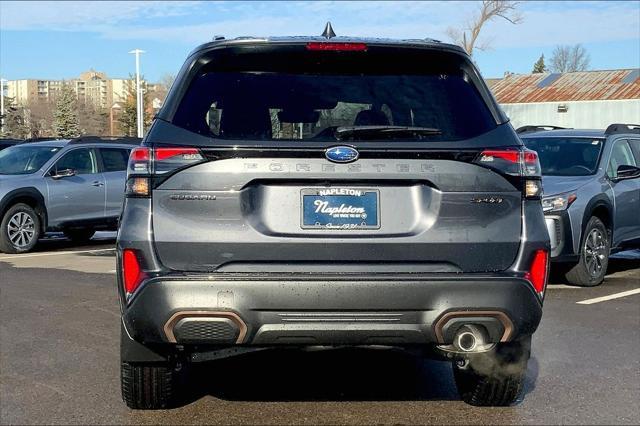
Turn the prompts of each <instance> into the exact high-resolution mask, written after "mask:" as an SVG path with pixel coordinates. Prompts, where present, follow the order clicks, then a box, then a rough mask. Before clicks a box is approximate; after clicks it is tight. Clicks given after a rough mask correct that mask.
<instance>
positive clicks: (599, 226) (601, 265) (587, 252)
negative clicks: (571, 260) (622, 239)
mask: <svg viewBox="0 0 640 426" xmlns="http://www.w3.org/2000/svg"><path fill="white" fill-rule="evenodd" d="M610 249H611V243H610V241H609V231H608V230H607V228H606V227H605V226H604V223H602V221H601V220H600V219H599V218H597V217H595V216H593V217H592V218H591V219H589V222H587V226H586V227H585V230H584V234H583V235H582V241H581V242H580V261H579V262H578V263H577V264H576V265H574V266H573V267H572V268H571V269H569V271H568V272H567V273H566V274H565V279H566V280H567V282H569V284H573V285H576V286H580V287H594V286H597V285H600V284H602V281H603V280H604V276H605V275H606V273H607V266H608V265H609V252H610Z"/></svg>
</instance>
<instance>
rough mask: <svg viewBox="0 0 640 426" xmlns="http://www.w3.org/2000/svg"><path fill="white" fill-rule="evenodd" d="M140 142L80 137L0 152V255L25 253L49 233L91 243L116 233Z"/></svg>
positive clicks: (48, 141)
mask: <svg viewBox="0 0 640 426" xmlns="http://www.w3.org/2000/svg"><path fill="white" fill-rule="evenodd" d="M139 144H140V140H139V139H135V138H96V137H81V138H77V139H72V140H44V141H38V142H26V143H21V144H18V145H14V146H12V147H10V148H7V149H5V150H3V151H0V251H2V252H4V253H25V252H28V251H30V250H32V249H33V248H34V247H35V245H36V243H37V241H38V238H40V237H41V236H42V235H44V233H45V232H48V231H63V232H64V234H65V235H66V236H67V237H68V238H70V239H72V240H73V241H87V240H89V239H90V238H91V237H92V236H93V234H94V233H95V231H96V230H116V227H117V219H118V217H119V215H120V211H121V210H122V201H123V198H124V186H125V177H126V167H127V160H128V158H129V153H130V151H131V150H132V149H133V147H134V146H136V145H139Z"/></svg>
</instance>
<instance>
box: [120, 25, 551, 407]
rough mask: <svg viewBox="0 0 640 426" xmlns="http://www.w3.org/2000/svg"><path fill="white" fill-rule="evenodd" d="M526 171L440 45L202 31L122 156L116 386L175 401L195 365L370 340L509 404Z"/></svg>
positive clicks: (526, 273) (523, 271)
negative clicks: (437, 361) (449, 365)
mask: <svg viewBox="0 0 640 426" xmlns="http://www.w3.org/2000/svg"><path fill="white" fill-rule="evenodd" d="M540 179H541V177H540V165H539V163H538V158H537V155H536V153H535V152H533V151H530V150H527V149H526V148H525V147H524V146H523V145H522V142H521V141H520V139H519V138H518V136H517V134H516V133H515V131H514V129H513V128H512V126H511V125H510V124H509V122H508V120H507V118H506V117H505V115H504V114H503V113H502V111H501V110H500V109H499V107H498V105H497V104H496V102H495V100H494V99H493V98H492V96H491V94H490V92H489V90H488V89H487V87H486V85H485V83H484V82H483V80H482V78H481V77H480V75H479V74H478V71H477V69H476V68H475V66H474V65H473V63H472V62H471V60H470V58H469V56H468V55H467V54H466V53H465V52H464V51H463V50H462V49H460V48H458V47H456V46H452V45H448V44H443V43H440V42H437V41H435V40H404V41H393V40H378V39H351V38H335V39H331V40H328V39H325V38H313V37H311V38H301V37H293V38H269V39H257V38H239V39H234V40H224V39H220V40H216V41H214V42H211V43H208V44H204V45H202V46H200V47H198V48H197V49H196V50H194V51H193V52H192V53H191V54H190V55H189V57H188V58H187V60H186V62H185V64H184V66H183V67H182V69H181V71H180V73H179V75H178V77H177V79H176V81H175V83H174V84H173V86H172V88H171V90H170V93H169V95H168V98H167V100H166V102H165V104H164V106H163V107H162V110H161V111H160V112H159V114H158V116H157V118H156V119H155V121H154V123H153V125H152V126H151V128H150V129H149V132H148V134H147V136H146V137H145V139H144V141H143V146H142V147H140V148H137V149H135V150H133V152H132V153H131V157H130V160H129V166H128V178H127V189H126V199H125V205H124V209H123V213H122V218H121V222H120V229H119V232H118V240H117V258H118V289H119V294H120V302H121V309H122V332H121V361H122V362H121V384H122V396H123V399H124V401H125V402H126V404H127V405H128V406H129V407H131V408H137V409H154V408H161V407H167V406H171V405H174V404H177V403H179V402H180V396H181V392H180V389H181V388H180V385H181V384H184V383H188V382H187V381H185V380H184V379H186V378H187V376H185V372H188V371H189V369H188V368H186V367H188V366H189V364H190V363H193V362H198V361H203V360H214V359H219V358H223V357H225V356H231V355H237V354H241V353H246V352H250V351H255V350H260V349H264V348H270V347H282V346H288V347H309V346H342V345H378V346H379V345H383V346H389V347H400V348H404V349H408V350H415V351H416V352H419V353H421V354H424V355H428V356H435V357H440V358H441V359H443V360H448V361H450V362H453V365H454V373H455V380H456V383H457V385H458V389H459V391H460V395H461V397H462V398H463V399H464V400H465V401H467V402H469V403H471V404H475V405H508V404H511V403H512V402H514V401H515V400H516V398H517V396H518V394H519V392H520V390H521V389H522V385H523V380H524V375H525V371H526V366H527V360H528V359H529V351H530V341H531V336H532V334H533V333H534V331H535V330H536V328H537V326H538V323H539V322H540V318H541V315H542V301H543V298H544V293H545V286H546V282H547V273H548V255H549V237H548V234H547V230H546V227H545V222H544V215H543V212H542V205H541V193H542V188H541V180H540ZM239 373H241V372H239ZM213 380H215V379H213ZM249 386H250V385H249Z"/></svg>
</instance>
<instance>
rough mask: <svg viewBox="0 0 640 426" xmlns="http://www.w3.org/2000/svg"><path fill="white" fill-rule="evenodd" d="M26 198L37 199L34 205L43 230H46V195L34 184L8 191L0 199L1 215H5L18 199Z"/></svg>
mask: <svg viewBox="0 0 640 426" xmlns="http://www.w3.org/2000/svg"><path fill="white" fill-rule="evenodd" d="M25 198H28V199H32V200H34V201H35V206H34V207H35V208H36V213H38V215H39V216H40V227H41V228H42V232H45V231H46V229H47V220H48V214H47V205H46V204H45V200H44V195H42V193H41V192H40V191H39V190H38V189H37V188H35V187H33V186H30V187H25V188H19V189H14V190H13V191H10V192H8V193H7V194H6V195H5V196H4V197H3V198H2V200H0V217H3V216H4V214H5V213H6V212H7V210H9V209H10V208H11V206H13V205H14V204H16V201H18V200H20V199H25Z"/></svg>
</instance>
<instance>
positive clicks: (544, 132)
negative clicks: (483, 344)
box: [518, 124, 640, 286]
mask: <svg viewBox="0 0 640 426" xmlns="http://www.w3.org/2000/svg"><path fill="white" fill-rule="evenodd" d="M549 127H552V126H525V127H522V128H520V129H518V133H520V135H521V138H522V141H523V142H524V144H525V145H526V146H527V148H529V149H532V150H534V151H536V152H537V153H538V155H539V156H540V163H541V164H542V185H543V187H544V198H543V199H542V206H543V208H544V213H545V219H546V223H547V228H548V230H549V235H550V237H551V258H552V260H553V262H554V263H555V265H554V268H555V269H559V270H560V272H564V273H565V278H566V279H567V281H568V282H569V283H570V284H574V285H579V286H595V285H598V284H600V283H602V281H603V280H604V276H605V274H606V271H607V264H608V263H609V254H610V253H615V252H616V251H620V250H624V249H629V248H638V247H640V214H638V209H639V208H640V126H638V125H633V124H612V125H610V126H609V127H608V128H607V129H606V130H604V131H603V130H584V129H582V130H580V129H562V128H553V127H552V128H551V129H549Z"/></svg>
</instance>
